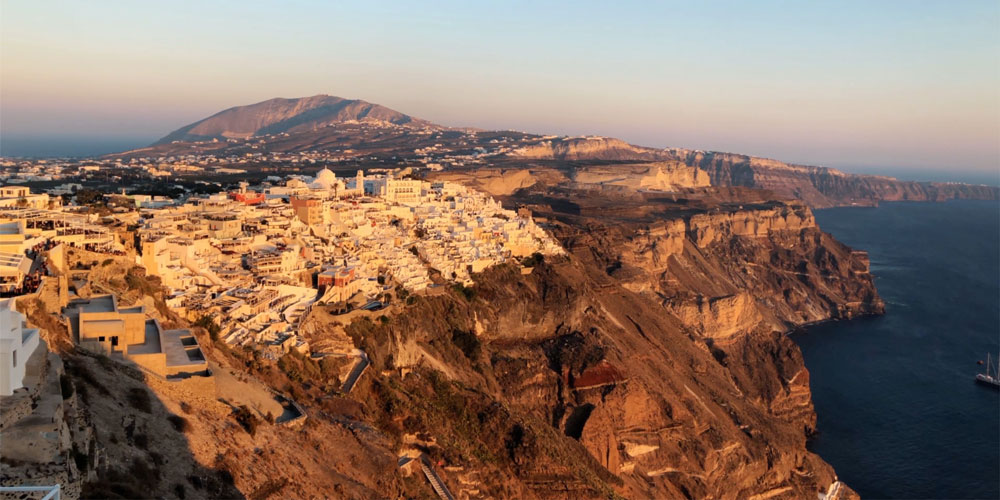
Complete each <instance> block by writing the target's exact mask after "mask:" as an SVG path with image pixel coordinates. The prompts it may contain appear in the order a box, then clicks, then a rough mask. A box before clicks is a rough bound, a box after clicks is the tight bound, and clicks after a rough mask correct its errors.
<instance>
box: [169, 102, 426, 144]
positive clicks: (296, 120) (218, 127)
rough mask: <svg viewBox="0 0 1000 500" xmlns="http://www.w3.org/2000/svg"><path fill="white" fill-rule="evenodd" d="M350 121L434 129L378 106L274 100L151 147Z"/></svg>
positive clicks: (217, 117)
mask: <svg viewBox="0 0 1000 500" xmlns="http://www.w3.org/2000/svg"><path fill="white" fill-rule="evenodd" d="M352 121H359V122H388V123H393V124H396V125H405V126H414V127H437V126H436V125H434V124H432V123H430V122H428V121H426V120H421V119H419V118H414V117H412V116H410V115H406V114H403V113H400V112H398V111H395V110H392V109H389V108H387V107H385V106H381V105H378V104H372V103H370V102H366V101H362V100H358V99H344V98H342V97H336V96H330V95H314V96H312V97H300V98H297V99H284V98H275V99H269V100H267V101H263V102H258V103H256V104H250V105H248V106H236V107H233V108H229V109H227V110H225V111H221V112H219V113H216V114H214V115H212V116H210V117H208V118H205V119H204V120H201V121H197V122H194V123H192V124H190V125H188V126H186V127H182V128H180V129H177V130H175V131H173V132H171V133H170V134H168V135H167V136H166V137H164V138H163V139H160V140H159V141H157V142H156V143H155V144H169V143H171V142H174V141H182V142H195V141H204V140H211V139H220V140H222V139H245V138H247V137H253V136H257V135H266V134H280V133H297V132H307V131H313V130H316V129H319V128H323V127H326V126H329V125H333V124H339V123H345V122H352ZM155 144H154V145H155Z"/></svg>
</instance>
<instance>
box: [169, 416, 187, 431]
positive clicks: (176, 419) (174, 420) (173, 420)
mask: <svg viewBox="0 0 1000 500" xmlns="http://www.w3.org/2000/svg"><path fill="white" fill-rule="evenodd" d="M167 421H168V422H170V425H172V426H174V430H176V431H177V432H187V431H189V430H191V424H190V423H189V422H188V421H187V419H186V418H184V417H182V416H180V415H170V416H169V417H167Z"/></svg>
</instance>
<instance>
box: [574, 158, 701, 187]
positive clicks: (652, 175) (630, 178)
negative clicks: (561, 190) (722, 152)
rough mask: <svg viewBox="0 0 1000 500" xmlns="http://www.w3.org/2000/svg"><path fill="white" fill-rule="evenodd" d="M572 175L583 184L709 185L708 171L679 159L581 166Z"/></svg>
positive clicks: (635, 185)
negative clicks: (678, 160)
mask: <svg viewBox="0 0 1000 500" xmlns="http://www.w3.org/2000/svg"><path fill="white" fill-rule="evenodd" d="M571 178H572V179H573V180H574V181H575V182H578V183H581V184H599V185H608V186H622V187H628V188H632V189H642V190H657V191H673V190H677V189H680V188H690V187H705V186H708V185H709V184H710V183H709V178H708V174H707V173H705V171H703V170H701V169H699V168H697V167H692V166H689V165H685V164H684V163H681V162H677V161H674V162H653V163H639V164H625V165H614V166H593V167H580V168H576V169H574V170H573V171H572V173H571Z"/></svg>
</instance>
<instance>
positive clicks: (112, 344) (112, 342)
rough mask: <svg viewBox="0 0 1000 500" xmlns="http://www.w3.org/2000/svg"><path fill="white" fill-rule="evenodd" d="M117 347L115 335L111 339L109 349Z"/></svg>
mask: <svg viewBox="0 0 1000 500" xmlns="http://www.w3.org/2000/svg"><path fill="white" fill-rule="evenodd" d="M117 346H118V336H117V335H115V336H114V337H111V347H117Z"/></svg>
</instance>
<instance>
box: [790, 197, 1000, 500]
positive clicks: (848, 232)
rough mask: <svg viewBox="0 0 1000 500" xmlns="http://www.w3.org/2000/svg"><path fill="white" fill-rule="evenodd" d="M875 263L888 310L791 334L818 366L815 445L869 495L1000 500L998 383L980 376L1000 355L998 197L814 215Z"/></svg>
mask: <svg viewBox="0 0 1000 500" xmlns="http://www.w3.org/2000/svg"><path fill="white" fill-rule="evenodd" d="M816 219H817V221H818V222H819V225H820V228H822V229H823V230H824V231H826V232H828V233H831V234H833V236H834V237H836V238H837V239H838V240H840V241H842V242H844V243H846V244H848V245H850V246H851V247H854V248H855V249H859V250H867V251H868V253H869V256H870V258H871V263H872V273H873V274H874V275H875V285H876V287H877V288H878V291H879V293H880V294H881V296H882V298H883V299H884V300H885V302H886V313H885V315H884V316H880V317H875V318H864V319H858V320H852V321H842V322H831V323H825V324H821V325H817V326H814V327H810V328H808V329H806V330H805V331H804V332H802V333H797V334H795V335H793V336H792V338H793V339H794V340H795V341H796V342H797V343H798V345H799V346H800V347H801V348H802V353H803V355H804V357H805V362H806V367H807V368H808V369H809V371H810V375H811V384H812V393H813V400H814V402H815V405H816V413H817V414H818V431H819V433H818V435H817V436H816V437H815V438H814V439H813V440H812V442H811V443H810V449H811V450H813V451H814V452H816V453H818V454H819V455H820V456H821V457H823V458H824V459H825V460H826V461H827V462H829V463H830V464H831V465H833V467H834V468H835V469H836V471H837V474H838V475H839V477H840V479H841V480H842V481H844V482H846V483H847V484H848V485H849V486H851V487H852V488H854V489H855V490H857V491H858V493H860V494H861V496H862V498H990V499H997V498H1000V392H998V391H996V390H995V389H992V388H990V387H986V386H982V385H978V384H975V383H974V382H973V377H974V376H975V374H976V373H977V372H978V371H980V370H982V369H983V367H981V366H978V365H977V364H976V361H978V360H985V359H986V354H987V353H988V352H989V353H992V357H993V359H994V363H995V362H996V357H997V353H998V351H1000V203H997V202H983V201H950V202H947V203H909V202H900V203H884V204H882V206H880V207H878V208H834V209H828V210H818V211H816Z"/></svg>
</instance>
